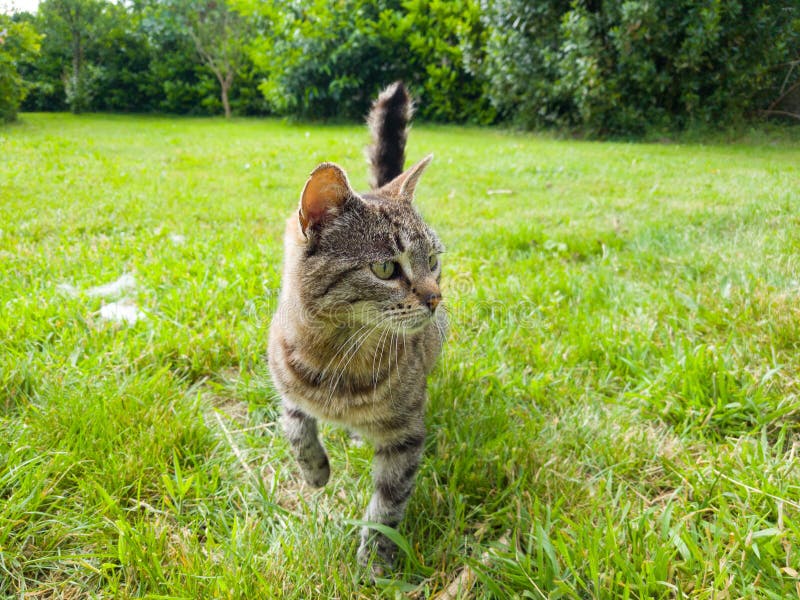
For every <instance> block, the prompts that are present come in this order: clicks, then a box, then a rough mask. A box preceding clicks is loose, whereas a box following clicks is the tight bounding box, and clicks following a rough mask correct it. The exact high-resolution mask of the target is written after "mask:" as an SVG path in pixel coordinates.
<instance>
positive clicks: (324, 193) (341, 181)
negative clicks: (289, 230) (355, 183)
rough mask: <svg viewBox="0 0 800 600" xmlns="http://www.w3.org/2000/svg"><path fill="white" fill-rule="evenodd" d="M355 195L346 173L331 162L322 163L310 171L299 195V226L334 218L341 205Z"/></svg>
mask: <svg viewBox="0 0 800 600" xmlns="http://www.w3.org/2000/svg"><path fill="white" fill-rule="evenodd" d="M354 195H355V193H354V192H353V189H352V188H351V187H350V182H349V181H347V174H346V173H345V172H344V170H342V168H341V167H339V166H338V165H335V164H333V163H322V164H321V165H319V166H318V167H317V168H316V169H314V170H313V171H312V172H311V175H310V176H309V178H308V181H306V185H305V187H304V188H303V193H302V194H301V196H300V227H301V228H302V230H303V234H305V233H306V231H307V230H308V228H309V227H313V226H315V225H319V224H322V223H324V222H325V221H327V220H329V219H332V218H334V217H335V216H336V215H337V214H338V213H339V210H340V209H341V207H342V205H343V204H344V203H345V202H346V201H347V199H348V198H351V197H353V196H354Z"/></svg>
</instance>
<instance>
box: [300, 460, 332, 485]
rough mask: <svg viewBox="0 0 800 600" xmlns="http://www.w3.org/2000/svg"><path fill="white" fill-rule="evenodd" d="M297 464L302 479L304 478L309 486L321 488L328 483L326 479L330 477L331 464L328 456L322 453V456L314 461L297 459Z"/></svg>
mask: <svg viewBox="0 0 800 600" xmlns="http://www.w3.org/2000/svg"><path fill="white" fill-rule="evenodd" d="M299 464H300V471H301V472H302V473H303V479H305V480H306V483H307V484H308V485H310V486H313V487H316V488H321V487H323V486H324V485H325V484H326V483H328V479H330V478H331V464H330V462H329V461H328V457H327V456H326V455H324V454H323V455H322V458H320V459H319V460H317V461H316V462H313V463H312V462H303V461H299Z"/></svg>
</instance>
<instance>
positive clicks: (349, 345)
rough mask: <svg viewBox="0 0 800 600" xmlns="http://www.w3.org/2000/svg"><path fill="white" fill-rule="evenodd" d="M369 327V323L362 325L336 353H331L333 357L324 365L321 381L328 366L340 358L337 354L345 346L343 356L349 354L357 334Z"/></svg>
mask: <svg viewBox="0 0 800 600" xmlns="http://www.w3.org/2000/svg"><path fill="white" fill-rule="evenodd" d="M369 326H370V324H369V323H366V324H364V325H362V326H361V327H359V328H358V329H357V330H356V331H355V332H354V333H351V334H350V335H349V336H347V339H346V340H345V341H344V342H342V343H341V344H340V345H339V347H338V348H337V349H336V352H334V353H333V355H332V356H331V358H330V360H329V361H328V364H326V365H325V368H324V369H322V372H321V378H322V379H324V378H325V375H326V373H327V372H328V369H329V368H330V366H331V365H332V364H333V361H334V360H336V359H337V358H340V357H341V356H342V355H341V354H339V352H340V351H341V350H342V349H343V348H344V347H345V346H348V348H347V349H346V350H345V351H344V354H348V353H349V352H350V350H351V348H352V346H354V345H355V344H356V343H357V342H356V339H357V338H358V336H359V334H360V333H361V332H363V331H364V330H365V329H367V328H368V327H369Z"/></svg>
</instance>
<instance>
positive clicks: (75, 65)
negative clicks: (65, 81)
mask: <svg viewBox="0 0 800 600" xmlns="http://www.w3.org/2000/svg"><path fill="white" fill-rule="evenodd" d="M82 54H83V49H82V44H81V33H80V31H75V30H73V32H72V85H73V86H74V87H73V101H72V106H71V107H70V108H72V112H73V113H76V114H77V113H79V112H81V103H82V102H83V81H82V77H81V59H82V56H81V55H82ZM76 99H77V101H76Z"/></svg>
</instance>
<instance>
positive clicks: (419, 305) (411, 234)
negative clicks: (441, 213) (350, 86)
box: [269, 84, 446, 574]
mask: <svg viewBox="0 0 800 600" xmlns="http://www.w3.org/2000/svg"><path fill="white" fill-rule="evenodd" d="M410 113H411V101H410V98H409V97H408V93H407V92H406V91H405V88H404V87H402V84H394V85H393V86H390V87H389V88H388V89H387V90H386V91H385V92H384V93H383V94H381V96H380V97H379V99H378V101H377V102H376V104H375V107H374V109H373V112H372V114H371V116H370V119H369V121H370V126H371V129H372V131H373V133H374V134H375V135H376V136H377V139H376V140H375V147H378V148H389V147H390V146H391V147H392V148H394V150H392V151H388V152H383V151H378V152H373V153H372V154H371V156H372V157H373V159H372V168H373V177H374V178H375V179H376V182H377V184H378V185H377V189H373V190H372V191H370V192H367V193H364V194H358V193H356V192H355V191H353V190H352V189H351V188H350V185H349V183H348V181H347V176H346V175H345V173H344V171H342V170H341V168H339V167H338V166H336V165H333V164H331V163H324V164H323V165H320V166H319V167H317V169H315V170H314V171H313V172H312V174H311V177H310V178H309V181H308V182H307V183H306V186H305V188H304V190H303V194H302V196H301V202H300V209H299V213H298V215H294V216H292V217H291V218H290V219H289V221H288V223H287V227H286V234H285V237H284V247H285V256H284V267H283V281H282V287H281V294H280V299H279V302H278V309H277V311H276V313H275V316H274V318H273V321H272V325H271V328H270V341H269V367H270V372H271V374H272V378H273V381H274V383H275V387H276V389H277V391H278V392H279V394H280V396H281V399H282V402H283V416H282V418H281V424H282V426H283V429H284V432H285V435H286V437H287V439H288V441H289V443H290V445H291V447H292V451H293V453H294V455H295V457H296V459H297V464H298V466H299V467H300V471H301V473H302V475H303V477H304V479H305V480H306V481H307V482H308V483H309V484H310V485H313V486H317V487H319V486H323V485H325V484H326V483H327V481H328V478H329V476H330V464H329V461H328V457H327V455H326V453H325V449H324V447H323V446H322V444H321V443H320V440H319V437H318V433H317V420H318V419H322V420H325V421H328V422H332V423H335V424H338V425H341V426H343V427H346V428H348V429H350V430H351V431H352V432H354V433H355V434H357V435H358V436H360V437H362V438H363V439H365V440H367V441H370V442H371V443H372V444H373V445H374V447H375V457H374V461H373V480H374V493H373V495H372V498H371V500H370V502H369V505H368V507H367V510H366V514H365V516H364V518H365V520H367V521H372V522H377V523H383V524H385V525H389V526H391V527H396V526H397V525H398V524H399V523H400V521H401V519H402V517H403V514H404V512H405V508H406V505H407V503H408V500H409V498H410V496H411V493H412V491H413V488H414V481H415V478H416V473H417V469H418V467H419V463H420V459H421V456H422V450H423V446H424V443H425V424H424V420H425V419H424V417H425V396H426V378H427V375H428V373H429V372H430V370H431V369H432V367H433V365H434V363H435V361H436V358H437V356H438V355H439V353H440V351H441V347H442V342H443V339H444V334H445V329H446V321H445V316H444V312H443V311H442V310H441V308H439V307H438V300H439V299H440V298H441V292H440V288H439V282H440V277H441V266H440V265H439V261H438V258H435V257H438V255H439V254H440V253H441V252H442V251H443V247H442V245H441V242H440V241H439V239H438V238H437V236H436V234H435V233H434V232H433V230H432V229H431V228H430V227H428V225H427V224H425V222H424V221H423V220H422V218H421V217H420V216H419V214H418V213H417V212H416V210H415V209H414V207H413V205H412V203H411V200H412V198H413V196H414V190H415V187H416V184H417V181H418V179H419V176H420V174H421V173H422V171H423V170H424V168H425V167H426V166H427V164H428V163H429V162H430V158H427V159H425V160H423V161H421V162H420V163H417V164H416V165H414V166H413V167H411V168H410V169H408V170H407V171H402V162H403V159H402V152H403V148H404V146H405V129H406V126H407V118H406V120H405V121H403V120H402V119H400V120H399V121H398V118H397V116H398V115H401V114H402V115H406V116H410ZM392 119H394V121H392ZM390 121H391V122H390ZM400 121H402V122H401V123H400V127H399V129H398V123H399V122H400ZM400 130H402V136H401V137H402V141H399V140H400V137H398V135H399V134H398V132H399V131H400ZM384 135H387V136H392V137H391V139H383V138H382V137H381V136H384ZM398 148H399V152H400V158H399V161H400V162H399V167H398V164H397V160H398V157H397V151H398ZM394 171H398V172H397V173H396V175H395V176H394V177H392V178H391V179H389V180H385V177H386V174H387V173H393V172H394ZM432 257H434V258H432ZM384 261H395V265H396V269H395V275H396V276H395V277H392V278H390V279H386V280H384V279H380V278H379V277H377V276H376V274H375V272H374V271H373V270H372V267H371V266H370V265H372V264H375V263H382V262H384ZM395 553H396V548H395V546H394V544H393V543H392V542H391V541H390V540H389V539H388V538H386V537H385V536H383V535H378V534H374V533H372V532H371V531H370V530H368V529H364V530H363V531H362V532H361V544H360V546H359V551H358V556H359V561H360V562H361V563H362V564H365V565H366V564H369V565H372V573H373V574H375V573H378V572H382V569H383V568H385V567H389V566H391V565H392V563H393V561H394V556H395Z"/></svg>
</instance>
